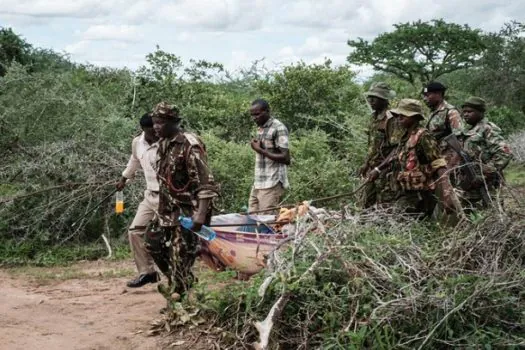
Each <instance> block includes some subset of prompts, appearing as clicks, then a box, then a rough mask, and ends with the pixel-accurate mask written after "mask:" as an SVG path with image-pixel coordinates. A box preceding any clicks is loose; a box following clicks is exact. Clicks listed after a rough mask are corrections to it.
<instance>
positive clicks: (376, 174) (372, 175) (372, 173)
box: [366, 167, 381, 182]
mask: <svg viewBox="0 0 525 350" xmlns="http://www.w3.org/2000/svg"><path fill="white" fill-rule="evenodd" d="M380 174H381V171H380V170H379V169H378V168H377V167H376V168H374V169H372V171H370V172H369V173H368V177H367V178H366V182H374V181H375V180H377V178H378V177H379V175H380Z"/></svg>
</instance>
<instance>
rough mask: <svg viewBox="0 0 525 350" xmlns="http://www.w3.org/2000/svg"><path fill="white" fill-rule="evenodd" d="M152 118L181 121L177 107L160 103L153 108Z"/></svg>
mask: <svg viewBox="0 0 525 350" xmlns="http://www.w3.org/2000/svg"><path fill="white" fill-rule="evenodd" d="M151 116H152V117H159V118H166V119H177V120H178V119H180V116H179V109H178V108H177V106H175V105H171V104H168V103H167V102H164V101H163V102H160V103H157V105H156V106H155V107H154V108H153V111H152V112H151Z"/></svg>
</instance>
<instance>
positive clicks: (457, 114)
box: [359, 82, 512, 217]
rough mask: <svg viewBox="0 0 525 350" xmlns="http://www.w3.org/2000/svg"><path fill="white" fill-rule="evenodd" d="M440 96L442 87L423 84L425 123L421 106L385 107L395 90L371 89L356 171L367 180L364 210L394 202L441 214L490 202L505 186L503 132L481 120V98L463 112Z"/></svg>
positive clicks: (469, 101) (384, 86)
mask: <svg viewBox="0 0 525 350" xmlns="http://www.w3.org/2000/svg"><path fill="white" fill-rule="evenodd" d="M445 92H446V87H445V86H444V85H443V84H441V83H440V82H430V83H429V84H427V85H426V86H425V88H424V89H423V91H422V97H423V100H424V102H425V103H426V105H427V106H428V107H429V108H430V115H429V116H428V118H425V112H424V109H423V105H422V103H421V102H420V101H418V100H415V99H401V100H400V101H399V103H398V106H397V107H396V108H394V109H389V101H390V100H391V99H392V98H393V97H394V96H395V93H394V92H393V91H392V89H391V88H390V87H389V86H388V84H386V83H376V84H374V85H373V86H371V88H370V90H369V91H368V92H367V94H366V97H367V101H368V103H369V105H370V107H371V108H372V110H373V113H372V117H371V120H370V124H369V128H368V153H367V158H366V161H365V164H364V165H363V166H362V167H361V168H360V170H359V172H360V174H361V175H362V176H363V177H365V178H366V179H367V183H366V186H365V190H364V195H363V197H362V204H363V206H364V207H371V206H374V205H389V206H391V205H394V206H397V207H399V208H401V209H402V210H403V211H405V212H407V213H414V214H418V215H421V216H422V217H426V216H433V217H440V216H441V215H444V214H447V213H456V214H463V212H464V211H467V212H468V211H471V210H473V209H475V208H479V207H486V206H488V205H490V204H491V201H493V200H495V199H494V196H491V194H494V193H495V192H496V190H497V189H498V188H499V187H500V186H501V184H502V181H503V169H504V168H505V167H506V166H507V165H508V163H509V161H510V160H511V158H512V153H511V151H510V148H509V146H508V144H507V143H506V142H505V140H504V138H503V136H502V133H501V129H500V128H498V127H497V126H496V125H495V124H493V123H491V122H489V121H488V120H487V118H486V117H485V112H486V108H487V106H486V102H485V101H484V100H483V99H482V98H479V97H470V98H469V99H467V100H466V101H465V102H464V103H463V105H462V110H461V111H460V110H459V109H457V108H456V107H454V106H452V105H451V104H449V103H448V102H447V101H446V100H445ZM425 119H426V123H425V126H423V125H422V122H423V121H425Z"/></svg>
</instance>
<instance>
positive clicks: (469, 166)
mask: <svg viewBox="0 0 525 350" xmlns="http://www.w3.org/2000/svg"><path fill="white" fill-rule="evenodd" d="M443 140H445V142H446V143H447V144H448V145H449V146H450V147H451V148H452V149H453V150H454V152H456V153H457V154H458V155H459V157H460V158H461V160H462V161H463V164H464V169H465V174H466V175H467V178H468V180H470V181H475V180H476V178H477V177H478V175H477V172H476V165H475V164H474V163H473V162H472V159H471V158H470V156H469V155H468V154H467V152H465V151H464V150H463V147H462V146H461V143H460V142H459V140H458V138H457V136H456V135H455V134H453V133H452V134H450V135H448V136H446V137H445V138H444V139H443ZM481 175H483V174H481ZM479 191H480V192H481V198H482V200H483V203H485V205H486V206H490V196H489V193H488V192H487V188H486V187H485V184H483V185H482V186H481V187H480V188H479Z"/></svg>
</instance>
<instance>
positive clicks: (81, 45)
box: [64, 40, 89, 55]
mask: <svg viewBox="0 0 525 350" xmlns="http://www.w3.org/2000/svg"><path fill="white" fill-rule="evenodd" d="M88 48H89V41H87V40H81V41H78V42H76V43H74V44H70V45H66V47H65V48H64V51H66V52H67V53H70V54H72V55H84V54H85V53H86V52H87V50H88Z"/></svg>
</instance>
